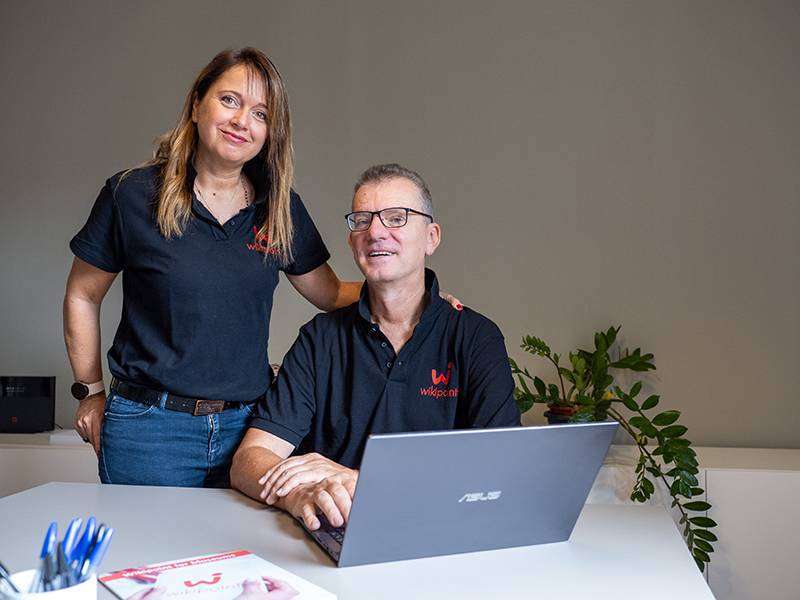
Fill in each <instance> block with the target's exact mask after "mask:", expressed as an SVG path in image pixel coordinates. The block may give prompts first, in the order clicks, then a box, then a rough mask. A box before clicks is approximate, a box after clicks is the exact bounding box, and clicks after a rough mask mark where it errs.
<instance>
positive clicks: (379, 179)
mask: <svg viewBox="0 0 800 600" xmlns="http://www.w3.org/2000/svg"><path fill="white" fill-rule="evenodd" d="M432 214H433V207H432V201H431V195H430V191H429V190H428V187H427V185H426V184H425V182H424V181H423V180H422V178H421V177H420V176H419V175H418V174H417V173H415V172H414V171H411V170H409V169H406V168H404V167H401V166H400V165H395V164H392V165H378V166H375V167H371V168H369V169H367V170H366V171H365V172H364V173H363V174H362V175H361V177H360V178H359V180H358V182H357V183H356V185H355V190H354V195H353V212H351V213H350V214H348V215H347V217H346V218H347V225H348V227H349V229H350V235H349V238H348V243H349V245H350V248H351V249H352V251H353V258H354V259H355V261H356V264H357V265H358V267H359V269H361V272H362V273H363V274H364V277H365V278H366V283H365V284H364V287H363V289H362V291H361V299H360V300H359V302H357V303H355V304H352V305H350V306H348V307H345V308H343V309H340V310H337V311H334V312H331V313H325V314H320V315H317V316H316V317H315V318H314V319H313V320H311V321H310V322H309V323H307V324H306V325H304V326H303V327H302V328H301V330H300V334H299V336H298V338H297V340H296V341H295V343H294V345H293V346H292V348H291V349H290V350H289V352H288V354H287V355H286V357H285V358H284V361H283V365H282V366H281V369H280V371H279V373H278V376H277V379H276V381H275V383H274V385H273V386H272V387H271V388H270V390H269V392H268V394H267V397H266V400H265V401H264V402H262V403H261V404H260V405H259V407H258V413H257V415H255V417H254V418H253V420H252V421H251V423H250V428H249V429H248V430H247V433H246V435H245V437H244V439H243V440H242V442H241V444H240V446H239V449H238V450H237V452H236V455H235V456H234V459H233V467H232V469H231V483H232V485H233V487H235V488H237V489H239V490H241V491H243V492H244V493H246V494H247V495H248V496H251V497H252V498H255V499H261V500H264V501H266V503H267V504H272V505H274V506H277V507H279V508H282V509H284V510H286V511H288V512H289V513H291V514H292V515H294V516H295V517H297V518H302V519H303V521H304V522H305V524H306V526H307V527H308V528H309V529H317V528H318V527H319V526H320V521H319V518H318V517H317V513H318V512H321V513H323V514H324V515H325V516H326V517H327V519H328V521H329V522H330V523H331V524H332V525H334V526H336V527H338V526H341V525H342V524H344V522H345V521H346V520H347V517H348V515H349V513H350V506H351V503H352V497H353V493H354V491H355V484H356V481H357V479H358V467H359V465H360V462H361V456H362V454H363V452H364V446H365V444H366V441H367V437H368V436H369V435H370V434H371V433H389V432H403V431H430V430H446V429H461V428H470V427H509V426H517V425H519V423H520V415H519V411H518V409H517V406H516V403H515V401H514V396H513V392H514V382H513V379H512V376H511V370H510V368H509V365H508V355H507V353H506V348H505V344H504V342H503V336H502V334H501V333H500V330H499V329H498V328H497V326H496V325H495V324H494V323H492V322H491V321H490V320H489V319H487V318H486V317H483V316H482V315H480V314H478V313H476V312H475V311H472V310H470V309H468V308H464V309H463V310H460V311H459V310H455V309H453V308H452V307H450V305H448V304H447V303H446V302H444V301H443V300H442V299H441V298H440V297H439V287H438V283H437V281H436V276H435V274H434V273H433V271H431V270H429V269H426V268H425V258H426V257H427V256H431V255H432V254H433V253H434V251H435V250H436V248H437V247H438V245H439V243H440V241H441V227H440V226H439V224H438V223H436V222H435V221H434V219H433V216H432ZM295 449H297V451H298V452H297V454H298V455H296V456H292V457H291V458H287V457H288V456H289V455H290V454H292V452H293V451H294V450H295Z"/></svg>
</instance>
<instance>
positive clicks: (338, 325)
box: [300, 302, 358, 342]
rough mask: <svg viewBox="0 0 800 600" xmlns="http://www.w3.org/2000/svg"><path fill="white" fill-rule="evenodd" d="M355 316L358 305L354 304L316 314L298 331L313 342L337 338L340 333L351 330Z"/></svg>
mask: <svg viewBox="0 0 800 600" xmlns="http://www.w3.org/2000/svg"><path fill="white" fill-rule="evenodd" d="M357 315H358V303H357V302H355V303H353V304H350V305H348V306H345V307H342V308H338V309H336V310H332V311H331V312H321V313H318V314H316V315H315V316H314V318H312V319H311V320H310V321H309V322H308V323H306V324H305V325H303V326H302V327H301V328H300V331H301V333H303V334H305V335H307V336H308V337H310V338H311V340H312V341H314V342H318V341H323V340H327V339H333V338H337V337H339V336H340V335H341V333H342V332H344V331H349V330H352V328H353V326H354V325H355V320H356V317H357Z"/></svg>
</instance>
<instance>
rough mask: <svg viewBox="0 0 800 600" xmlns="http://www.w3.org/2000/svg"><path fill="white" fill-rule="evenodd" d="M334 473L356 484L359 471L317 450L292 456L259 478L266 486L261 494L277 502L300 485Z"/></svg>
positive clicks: (266, 500)
mask: <svg viewBox="0 0 800 600" xmlns="http://www.w3.org/2000/svg"><path fill="white" fill-rule="evenodd" d="M334 475H336V476H339V477H340V478H341V479H340V480H341V481H345V480H347V479H353V482H354V485H355V481H356V480H357V479H358V471H356V470H354V469H348V468H347V467H345V466H343V465H340V464H339V463H337V462H334V461H332V460H330V459H328V458H325V457H324V456H322V455H321V454H317V453H316V452H312V453H310V454H303V455H301V456H290V457H289V458H286V459H284V460H282V461H281V462H279V463H278V464H277V465H275V466H274V467H272V468H271V469H270V470H269V471H267V472H266V473H265V474H264V476H263V477H262V478H261V479H259V480H258V483H259V484H261V485H263V486H264V489H263V490H262V491H261V494H260V496H261V498H262V499H264V500H265V502H266V503H267V504H275V502H277V501H278V499H279V498H282V497H284V496H286V495H288V494H289V493H290V492H291V491H292V490H293V489H294V488H295V487H297V486H298V485H301V484H309V483H317V482H320V481H322V480H323V479H325V478H328V477H332V476H334Z"/></svg>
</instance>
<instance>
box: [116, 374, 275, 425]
mask: <svg viewBox="0 0 800 600" xmlns="http://www.w3.org/2000/svg"><path fill="white" fill-rule="evenodd" d="M110 388H111V390H112V391H114V392H116V393H118V394H119V395H120V396H122V397H123V398H126V399H128V400H133V401H134V402H138V403H139V404H147V405H148V406H161V396H162V395H163V394H164V392H159V391H157V390H151V389H149V388H145V387H141V386H139V385H133V384H132V383H126V382H124V381H119V380H118V379H117V378H116V377H114V378H112V379H111V386H110ZM262 397H263V396H261V397H259V398H256V399H255V400H253V401H252V402H258V401H259V400H260V399H261V398H262ZM243 404H251V402H235V401H231V400H206V399H202V398H186V397H185V396H178V395H177V394H167V400H166V402H165V403H164V408H166V409H167V410H176V411H179V412H185V413H191V414H193V415H195V416H204V415H213V414H217V413H221V412H222V411H223V410H227V409H229V408H240V407H241V406H242V405H243Z"/></svg>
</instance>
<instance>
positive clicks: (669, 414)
mask: <svg viewBox="0 0 800 600" xmlns="http://www.w3.org/2000/svg"><path fill="white" fill-rule="evenodd" d="M680 416H681V412H680V411H679V410H665V411H664V412H662V413H658V414H657V415H656V416H655V417H653V419H652V421H653V425H658V426H659V427H662V426H664V425H672V424H673V423H674V422H675V421H677V420H678V417H680Z"/></svg>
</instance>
